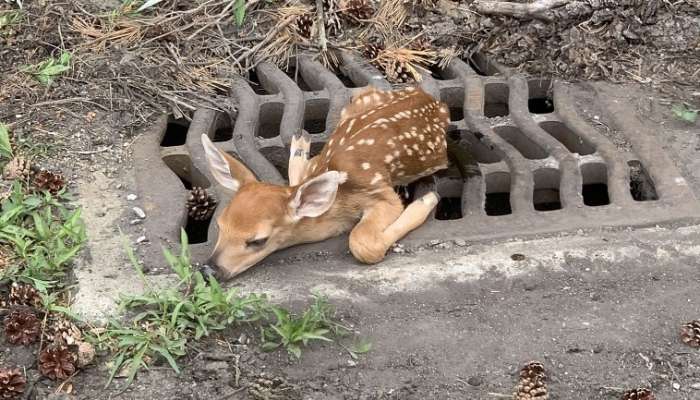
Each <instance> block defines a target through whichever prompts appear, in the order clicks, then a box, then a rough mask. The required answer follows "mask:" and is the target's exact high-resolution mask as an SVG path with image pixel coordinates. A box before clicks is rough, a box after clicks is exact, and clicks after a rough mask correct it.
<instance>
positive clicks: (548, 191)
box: [532, 168, 561, 211]
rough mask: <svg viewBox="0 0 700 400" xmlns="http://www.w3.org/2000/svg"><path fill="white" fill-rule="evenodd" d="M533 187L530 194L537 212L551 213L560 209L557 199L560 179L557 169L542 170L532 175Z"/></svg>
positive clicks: (559, 202)
mask: <svg viewBox="0 0 700 400" xmlns="http://www.w3.org/2000/svg"><path fill="white" fill-rule="evenodd" d="M532 175H533V178H534V180H535V187H534V190H533V192H532V203H533V205H534V207H535V210H537V211H553V210H559V209H561V199H560V198H559V181H560V179H561V176H560V173H559V170H558V169H554V168H542V169H538V170H536V171H535V172H534V173H533V174H532Z"/></svg>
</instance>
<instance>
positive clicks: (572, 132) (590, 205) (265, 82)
mask: <svg viewBox="0 0 700 400" xmlns="http://www.w3.org/2000/svg"><path fill="white" fill-rule="evenodd" d="M341 61H342V66H341V71H342V74H343V76H337V75H336V74H335V73H333V72H332V71H330V70H328V69H326V68H325V67H323V65H321V64H320V63H319V62H317V61H314V60H313V59H312V58H311V57H308V56H299V57H298V58H297V59H296V60H294V62H293V63H292V64H293V66H294V67H293V70H292V71H282V70H280V69H278V68H277V67H275V66H274V65H271V64H264V63H263V64H260V65H258V66H257V68H256V70H255V73H254V74H252V76H253V78H255V79H256V80H257V81H258V82H253V83H250V82H249V81H247V80H245V79H244V78H242V77H236V78H235V79H234V83H233V86H232V89H231V97H232V101H233V102H234V104H235V105H236V108H237V110H236V112H235V113H233V114H232V115H226V114H224V113H221V112H218V111H214V110H210V109H200V110H198V111H196V112H195V113H194V115H193V117H192V121H191V122H190V123H189V124H187V123H184V122H182V121H176V120H172V119H170V118H169V117H168V116H163V117H162V118H161V119H160V120H159V121H158V123H157V124H156V125H155V126H154V127H153V128H152V129H150V130H149V131H148V132H146V133H145V134H143V135H141V136H139V139H138V140H137V142H136V143H135V146H134V149H135V150H134V156H135V163H136V169H137V174H136V175H137V184H138V191H139V193H140V196H141V200H142V205H143V207H144V209H145V210H146V213H147V215H148V217H147V219H146V220H145V222H144V223H145V228H146V232H147V233H148V235H149V237H150V238H151V241H152V242H154V241H156V240H162V241H164V242H167V243H176V242H177V241H178V238H179V231H180V229H181V227H186V228H187V231H188V233H189V234H190V242H191V243H192V246H191V250H192V255H193V257H194V259H195V260H202V259H203V258H205V257H207V256H208V254H209V253H210V252H211V250H212V247H213V245H214V243H215V240H216V237H217V232H216V231H217V227H216V224H215V223H209V222H206V223H200V224H199V225H197V224H194V223H192V221H188V218H187V212H186V210H185V207H184V204H185V201H186V199H187V197H188V189H189V188H191V187H192V186H202V187H205V188H208V190H209V191H210V192H212V193H213V194H214V195H215V196H216V198H217V200H218V201H219V206H218V207H217V210H216V213H215V214H214V218H213V219H212V221H214V220H215V218H216V217H217V216H218V215H219V214H220V213H221V212H222V211H223V209H224V207H225V205H226V204H227V202H228V201H229V197H227V195H226V193H225V192H224V191H222V190H221V188H220V187H219V186H218V185H217V184H216V183H215V181H214V179H213V178H212V176H211V175H210V173H209V171H208V168H207V166H206V162H205V157H204V150H203V148H202V145H201V141H200V136H201V134H202V133H206V134H208V135H209V136H210V137H211V138H212V139H213V140H214V142H215V143H216V144H217V145H218V146H219V147H220V148H221V149H223V150H224V151H227V152H229V153H230V154H232V155H234V156H235V157H236V158H238V159H240V160H242V161H243V162H244V163H245V164H246V165H247V166H248V167H249V168H250V169H251V170H252V171H253V172H254V173H255V174H256V175H257V177H258V178H259V179H260V180H264V181H267V182H271V183H277V184H283V183H285V182H286V165H287V160H288V157H289V144H290V142H291V138H292V137H293V135H294V134H295V133H296V132H298V131H299V130H300V129H304V130H306V131H307V132H308V133H309V134H310V136H311V138H312V156H313V155H314V154H315V153H316V152H318V151H320V149H321V147H322V146H323V144H324V143H325V141H326V140H327V138H328V136H329V135H330V134H331V133H332V131H333V129H334V127H335V126H336V124H337V121H338V119H339V116H340V111H341V109H342V107H343V106H344V105H345V104H346V103H347V102H348V101H349V99H350V98H351V96H352V94H353V93H354V92H355V91H358V90H361V89H362V88H363V87H364V86H366V85H368V84H372V85H374V86H376V87H379V88H383V89H391V88H392V85H391V84H389V83H388V82H387V81H386V80H385V79H384V77H383V76H382V75H381V73H380V72H379V71H377V70H376V69H375V68H373V67H372V66H370V65H369V64H368V63H367V62H366V61H364V60H362V59H359V58H356V57H355V56H354V55H352V54H349V53H344V54H342V57H341ZM477 61H478V60H477ZM470 65H471V66H470ZM420 86H421V87H422V88H423V89H425V90H426V91H427V92H429V93H431V94H432V95H433V96H435V97H436V98H440V99H441V100H442V101H444V102H446V103H447V104H448V105H449V107H450V113H451V120H452V121H451V125H450V130H449V132H448V134H449V136H450V137H451V138H452V139H453V140H454V141H455V142H457V143H459V144H460V146H463V147H466V148H468V149H469V150H470V152H471V155H472V158H473V161H472V162H471V165H469V166H468V167H469V168H470V170H471V171H472V172H471V173H464V171H465V170H467V169H465V168H464V167H465V165H463V164H464V163H463V162H462V161H461V160H460V161H456V160H452V161H454V162H453V163H452V166H451V167H450V169H448V170H446V171H441V172H439V173H438V174H436V175H434V176H433V177H430V178H429V179H424V180H422V181H421V182H419V183H417V184H416V185H413V186H412V188H411V191H410V192H409V196H410V197H413V196H417V195H420V194H421V193H422V192H425V191H427V190H431V189H432V190H437V192H438V193H439V194H440V197H441V200H440V204H438V207H437V208H436V210H435V211H434V213H433V216H432V218H430V219H429V220H428V221H427V222H426V223H425V224H424V225H423V226H422V227H420V228H418V229H417V230H415V231H413V232H412V233H410V234H409V235H408V236H407V237H406V238H404V239H403V240H402V241H401V243H403V244H406V245H409V246H413V245H421V244H424V243H427V242H429V241H432V240H440V241H449V240H456V239H461V240H465V241H481V240H488V239H502V238H509V237H513V236H524V235H532V234H551V233H556V232H559V231H571V230H576V229H588V228H597V227H603V226H605V227H615V226H648V225H654V224H658V223H663V222H674V221H682V220H689V221H690V220H695V219H696V218H698V217H700V207H699V204H698V201H697V200H696V198H695V196H694V195H693V193H692V192H691V190H690V188H689V187H688V185H687V183H686V181H685V179H684V178H683V177H682V176H681V175H680V174H679V172H678V171H677V169H676V168H675V167H674V165H673V163H672V162H671V160H670V159H669V158H668V156H667V155H666V154H664V153H663V152H662V151H661V150H660V149H661V146H660V145H659V143H658V142H657V141H656V139H655V138H654V137H653V136H652V135H651V134H649V133H648V132H647V131H646V128H645V127H644V126H642V125H641V123H640V122H639V121H638V120H636V119H635V118H634V117H629V116H626V115H625V108H624V106H622V105H621V104H618V103H616V102H615V101H614V100H610V99H605V98H600V97H596V101H599V102H600V108H601V109H603V110H606V111H605V112H606V113H607V114H608V117H610V119H611V120H612V121H613V124H614V125H615V127H616V128H617V130H618V131H620V132H621V133H622V134H623V135H624V137H625V139H626V140H627V141H628V142H629V144H630V145H631V146H630V147H631V148H630V149H624V150H623V149H619V148H618V147H616V146H615V145H614V144H613V142H612V141H611V140H610V138H609V137H608V136H606V135H603V134H601V133H599V132H598V131H597V130H596V129H595V128H594V127H593V126H591V125H590V124H589V123H588V122H586V121H585V119H583V118H582V117H581V116H580V115H579V114H578V113H577V112H576V110H575V108H574V97H573V95H572V86H570V85H569V84H566V83H563V82H559V81H552V80H549V79H541V78H537V79H535V78H531V77H527V76H524V75H520V74H514V73H511V72H510V71H509V70H507V69H504V68H501V67H499V66H493V65H489V64H488V63H486V62H485V60H483V59H482V60H480V62H473V63H471V64H467V63H465V62H463V61H462V60H459V59H456V60H454V61H453V62H451V63H450V65H449V66H448V67H446V68H445V69H443V70H439V71H432V72H431V73H426V74H424V76H423V80H422V82H421V83H420ZM346 252H347V236H346V235H344V236H341V237H338V238H334V239H330V240H327V241H325V242H320V243H313V244H308V245H301V246H295V247H292V248H289V249H286V250H282V251H279V252H277V253H275V254H273V255H272V256H270V257H269V258H268V259H267V260H266V262H275V261H279V260H281V259H289V258H298V257H304V256H315V255H318V254H319V253H325V254H338V255H340V254H345V253H346ZM145 257H146V259H147V261H148V262H149V263H152V265H158V264H160V260H161V252H160V248H159V246H151V248H149V249H148V250H146V253H145Z"/></svg>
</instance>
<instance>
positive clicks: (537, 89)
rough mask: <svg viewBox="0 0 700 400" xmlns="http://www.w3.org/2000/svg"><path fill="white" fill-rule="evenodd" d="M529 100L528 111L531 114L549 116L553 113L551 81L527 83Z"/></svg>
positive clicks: (541, 80)
mask: <svg viewBox="0 0 700 400" xmlns="http://www.w3.org/2000/svg"><path fill="white" fill-rule="evenodd" d="M527 86H528V91H529V99H528V101H527V105H528V109H529V110H530V112H531V113H532V114H549V113H552V112H554V100H553V99H552V81H550V80H548V79H538V80H531V81H528V82H527Z"/></svg>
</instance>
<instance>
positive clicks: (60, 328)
mask: <svg viewBox="0 0 700 400" xmlns="http://www.w3.org/2000/svg"><path fill="white" fill-rule="evenodd" d="M82 338H83V334H82V333H81V332H80V329H78V327H77V326H75V325H74V324H73V323H72V322H71V321H70V320H69V319H68V318H66V317H65V316H63V315H60V314H53V315H52V316H51V317H50V318H49V323H48V324H47V327H46V330H44V340H45V341H46V342H48V343H54V344H67V345H69V346H70V345H74V344H76V343H78V342H80V341H81V340H82Z"/></svg>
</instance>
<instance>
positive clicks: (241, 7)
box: [232, 0, 245, 26]
mask: <svg viewBox="0 0 700 400" xmlns="http://www.w3.org/2000/svg"><path fill="white" fill-rule="evenodd" d="M232 1H233V2H234V4H233V16H234V18H235V21H236V25H238V26H242V25H243V21H244V20H245V0H232Z"/></svg>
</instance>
